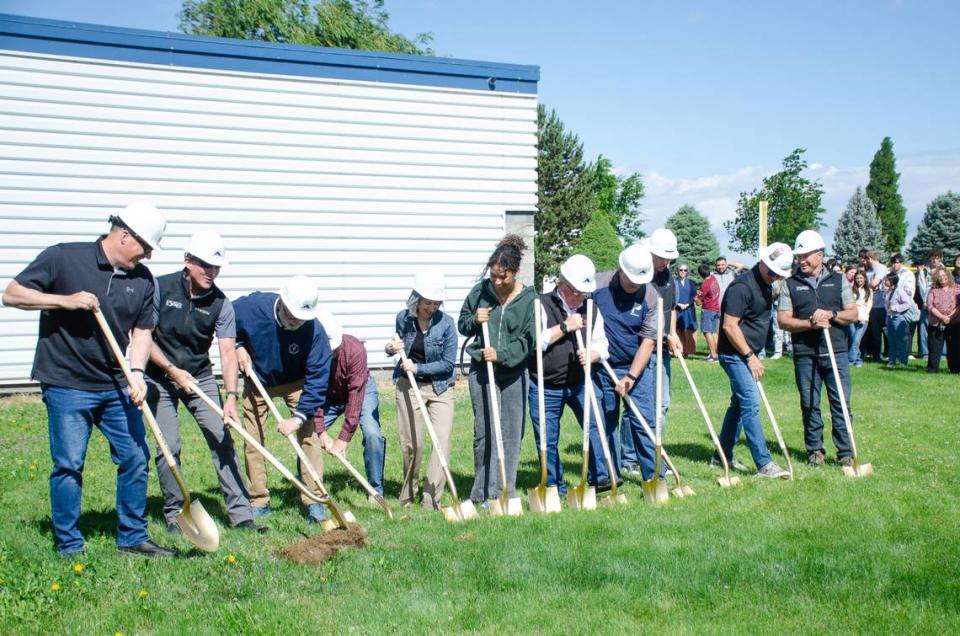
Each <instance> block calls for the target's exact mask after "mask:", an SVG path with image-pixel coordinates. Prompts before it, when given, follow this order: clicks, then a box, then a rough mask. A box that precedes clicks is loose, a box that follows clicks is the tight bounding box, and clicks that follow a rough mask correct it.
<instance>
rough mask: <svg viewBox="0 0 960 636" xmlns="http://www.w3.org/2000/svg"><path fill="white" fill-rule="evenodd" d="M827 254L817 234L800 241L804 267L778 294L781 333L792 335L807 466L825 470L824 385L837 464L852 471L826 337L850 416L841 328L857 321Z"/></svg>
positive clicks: (809, 232)
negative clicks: (826, 262)
mask: <svg viewBox="0 0 960 636" xmlns="http://www.w3.org/2000/svg"><path fill="white" fill-rule="evenodd" d="M823 250H824V242H823V238H822V237H821V236H820V235H819V234H818V233H817V232H814V231H813V230H804V231H803V232H800V235H799V236H797V242H796V246H795V248H794V254H796V256H797V260H798V262H799V265H800V268H799V271H798V272H797V273H795V274H794V275H793V276H791V277H790V278H788V279H787V289H786V291H787V293H781V294H780V301H779V306H778V307H777V321H778V322H779V323H780V328H781V329H786V330H787V331H789V332H790V333H791V334H793V335H792V336H791V337H792V340H793V370H794V376H795V378H796V382H797V389H798V390H799V391H800V410H801V412H802V415H803V434H804V441H805V443H806V447H807V463H809V464H810V465H811V466H822V465H823V462H824V458H825V456H826V453H825V451H824V448H823V418H822V416H821V414H820V391H821V387H822V385H823V382H824V381H826V383H827V397H828V398H829V400H830V420H831V422H832V424H833V443H834V445H835V446H836V447H837V460H838V461H839V462H840V463H841V464H842V465H844V466H848V465H849V466H852V465H853V450H852V448H851V446H850V438H849V436H848V435H847V427H846V425H845V424H844V421H843V410H842V406H841V404H840V394H839V392H838V391H837V386H836V382H835V380H834V377H833V368H832V366H831V364H830V357H829V356H830V352H829V349H827V345H826V341H825V340H824V338H826V337H828V336H829V337H830V338H831V339H832V343H833V350H834V353H835V354H836V362H837V369H838V371H839V372H840V381H841V383H842V384H843V394H844V396H845V397H846V399H847V411H848V412H850V409H849V406H850V404H849V400H850V366H849V362H848V359H847V355H846V354H847V339H846V336H845V335H844V332H843V329H842V327H844V326H845V325H848V324H850V323H852V322H854V321H856V320H857V304H856V299H855V298H854V296H853V290H852V289H851V288H850V283H848V282H847V279H846V277H845V276H843V275H842V274H838V273H836V272H831V271H830V270H829V269H827V268H826V267H824V266H823ZM830 327H834V328H833V329H829V328H830ZM825 329H829V331H824V330H825ZM851 417H853V415H852V413H851Z"/></svg>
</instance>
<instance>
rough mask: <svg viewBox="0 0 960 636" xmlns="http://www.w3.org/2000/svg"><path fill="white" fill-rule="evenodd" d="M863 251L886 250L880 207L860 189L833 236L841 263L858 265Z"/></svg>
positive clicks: (851, 200) (855, 193) (849, 203)
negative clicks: (878, 214) (879, 212)
mask: <svg viewBox="0 0 960 636" xmlns="http://www.w3.org/2000/svg"><path fill="white" fill-rule="evenodd" d="M860 250H877V251H878V252H880V253H884V252H885V251H886V250H885V249H884V242H883V228H882V227H881V226H880V219H879V217H877V208H876V207H875V206H874V205H873V201H871V200H870V197H868V196H867V195H866V194H865V193H864V192H863V188H860V187H858V188H857V190H856V192H854V193H853V196H852V197H850V201H849V202H848V203H847V207H846V209H845V210H844V211H843V214H841V215H840V220H839V221H838V222H837V231H836V232H835V233H834V235H833V256H834V257H836V258H837V259H838V260H839V261H840V262H841V263H846V264H850V263H856V262H857V259H858V258H859V256H860Z"/></svg>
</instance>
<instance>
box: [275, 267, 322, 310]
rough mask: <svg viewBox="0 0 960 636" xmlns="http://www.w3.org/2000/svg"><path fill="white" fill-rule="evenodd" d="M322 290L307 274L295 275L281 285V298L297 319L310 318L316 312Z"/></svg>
mask: <svg viewBox="0 0 960 636" xmlns="http://www.w3.org/2000/svg"><path fill="white" fill-rule="evenodd" d="M319 295H320V292H319V291H317V286H316V285H314V284H313V281H312V280H310V279H309V278H307V277H306V276H300V275H298V276H294V277H292V278H289V279H287V281H286V282H284V283H283V286H282V287H280V300H282V301H283V304H284V305H285V306H286V308H287V311H289V312H290V313H291V314H292V315H293V317H294V318H296V319H297V320H310V319H311V318H313V317H314V315H315V314H316V309H317V298H318V296H319Z"/></svg>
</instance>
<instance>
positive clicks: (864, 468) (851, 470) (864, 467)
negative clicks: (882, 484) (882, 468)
mask: <svg viewBox="0 0 960 636" xmlns="http://www.w3.org/2000/svg"><path fill="white" fill-rule="evenodd" d="M843 474H844V475H846V476H847V477H869V476H870V475H872V474H873V464H859V463H854V465H853V466H844V467H843Z"/></svg>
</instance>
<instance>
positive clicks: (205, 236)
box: [183, 230, 227, 267]
mask: <svg viewBox="0 0 960 636" xmlns="http://www.w3.org/2000/svg"><path fill="white" fill-rule="evenodd" d="M183 253H184V255H185V256H192V257H194V258H196V259H199V260H201V261H203V262H204V263H207V264H208V265H216V266H217V267H223V266H224V265H226V264H227V250H226V248H225V247H224V246H223V239H222V238H220V235H219V234H217V233H216V232H210V231H207V230H201V231H200V232H197V233H196V234H194V235H193V236H191V237H190V242H189V243H187V248H186V249H185V250H184V251H183Z"/></svg>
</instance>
